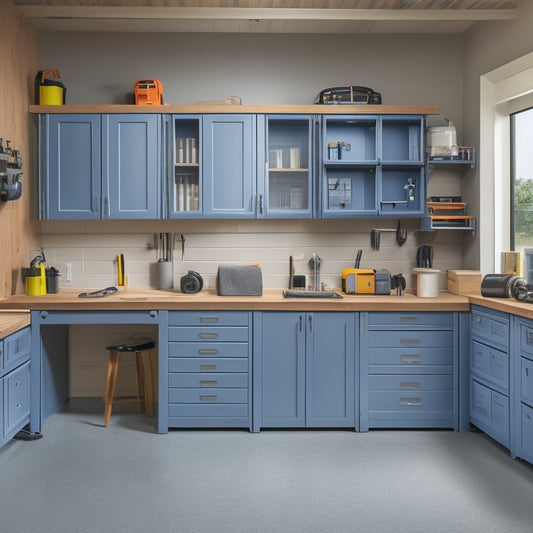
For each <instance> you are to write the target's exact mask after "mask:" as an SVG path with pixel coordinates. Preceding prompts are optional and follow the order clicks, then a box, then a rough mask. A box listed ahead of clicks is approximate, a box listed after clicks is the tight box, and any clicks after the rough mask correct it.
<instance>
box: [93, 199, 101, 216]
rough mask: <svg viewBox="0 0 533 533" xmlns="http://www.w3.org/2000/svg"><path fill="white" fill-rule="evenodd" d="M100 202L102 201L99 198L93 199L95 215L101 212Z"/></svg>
mask: <svg viewBox="0 0 533 533" xmlns="http://www.w3.org/2000/svg"><path fill="white" fill-rule="evenodd" d="M99 201H100V197H99V196H95V197H94V198H93V213H98V211H100V207H99V205H98V204H99Z"/></svg>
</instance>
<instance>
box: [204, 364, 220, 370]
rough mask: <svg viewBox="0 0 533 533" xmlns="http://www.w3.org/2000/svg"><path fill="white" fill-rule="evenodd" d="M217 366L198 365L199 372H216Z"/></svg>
mask: <svg viewBox="0 0 533 533" xmlns="http://www.w3.org/2000/svg"><path fill="white" fill-rule="evenodd" d="M216 369H217V365H200V370H216Z"/></svg>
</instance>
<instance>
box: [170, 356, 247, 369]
mask: <svg viewBox="0 0 533 533" xmlns="http://www.w3.org/2000/svg"><path fill="white" fill-rule="evenodd" d="M168 371H169V372H248V359H246V358H239V359H237V358H231V357H227V358H220V359H217V358H216V357H214V358H213V357H206V358H202V357H184V358H181V357H180V358H178V357H172V358H170V359H169V360H168Z"/></svg>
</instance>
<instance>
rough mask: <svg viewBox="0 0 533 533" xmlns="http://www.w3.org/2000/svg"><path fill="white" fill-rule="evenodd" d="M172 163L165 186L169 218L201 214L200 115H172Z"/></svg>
mask: <svg viewBox="0 0 533 533" xmlns="http://www.w3.org/2000/svg"><path fill="white" fill-rule="evenodd" d="M172 131H173V136H172V137H171V139H172V141H173V153H174V159H173V161H174V165H173V169H172V173H171V183H170V188H169V209H170V217H171V218H197V217H200V216H201V213H202V211H201V195H200V185H201V184H200V175H201V174H200V161H201V157H200V151H201V143H200V118H199V117H198V116H192V115H177V116H174V117H173V129H172Z"/></svg>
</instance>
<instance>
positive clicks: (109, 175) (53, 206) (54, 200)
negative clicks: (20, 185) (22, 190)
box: [40, 114, 162, 220]
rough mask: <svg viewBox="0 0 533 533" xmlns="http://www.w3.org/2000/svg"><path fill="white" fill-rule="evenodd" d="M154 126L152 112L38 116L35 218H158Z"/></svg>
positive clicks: (158, 134) (156, 123) (157, 138)
mask: <svg viewBox="0 0 533 533" xmlns="http://www.w3.org/2000/svg"><path fill="white" fill-rule="evenodd" d="M160 124H161V117H160V116H159V115H155V114H154V115H140V114H139V115H137V114H130V115H92V114H80V115H68V114H61V115H45V116H43V117H41V137H42V139H41V176H40V180H41V196H40V217H41V218H44V219H83V220H90V219H120V218H122V219H154V218H158V217H159V213H160V207H159V206H160V198H161V190H160V182H161V179H160V176H161V161H162V158H161V127H160Z"/></svg>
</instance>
